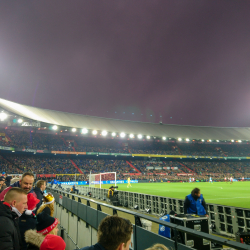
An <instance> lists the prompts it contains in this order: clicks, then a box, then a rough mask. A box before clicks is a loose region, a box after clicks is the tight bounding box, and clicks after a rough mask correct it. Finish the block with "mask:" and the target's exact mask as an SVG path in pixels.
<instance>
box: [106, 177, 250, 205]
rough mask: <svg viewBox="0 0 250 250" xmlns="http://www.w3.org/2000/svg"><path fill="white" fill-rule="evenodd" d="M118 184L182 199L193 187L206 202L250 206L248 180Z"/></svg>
mask: <svg viewBox="0 0 250 250" xmlns="http://www.w3.org/2000/svg"><path fill="white" fill-rule="evenodd" d="M131 185H132V187H130V188H127V184H119V185H118V190H123V191H129V192H135V193H143V194H151V195H157V196H164V197H171V198H179V199H184V198H185V196H186V195H188V194H190V193H191V190H192V189H193V188H195V187H198V188H200V189H201V193H202V194H203V197H204V198H205V201H206V202H207V203H215V204H221V205H228V206H235V207H243V208H250V182H247V181H245V182H234V183H233V184H232V185H230V183H227V182H214V183H213V184H211V183H207V182H204V183H202V182H201V183H137V184H131ZM109 187H110V184H109V185H102V188H109Z"/></svg>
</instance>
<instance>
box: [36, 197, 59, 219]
mask: <svg viewBox="0 0 250 250" xmlns="http://www.w3.org/2000/svg"><path fill="white" fill-rule="evenodd" d="M54 201H55V198H54V196H53V194H51V193H47V194H44V195H43V204H42V205H41V206H40V208H39V209H38V210H37V212H36V214H39V213H41V212H42V211H43V210H44V209H45V208H47V210H48V208H49V209H50V216H52V217H53V215H54Z"/></svg>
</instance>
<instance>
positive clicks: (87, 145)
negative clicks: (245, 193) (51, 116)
mask: <svg viewBox="0 0 250 250" xmlns="http://www.w3.org/2000/svg"><path fill="white" fill-rule="evenodd" d="M0 132H1V133H5V134H6V135H7V136H6V138H7V139H6V140H0V146H7V147H17V148H21V149H36V150H49V151H77V152H97V153H100V152H102V153H127V154H155V155H192V156H221V157H227V156H235V157H237V156H238V157H240V156H249V155H250V144H229V145H228V144H203V143H192V142H190V143H173V142H170V143H167V142H163V141H143V140H142V141H138V140H136V141H133V140H126V141H124V140H118V139H117V140H112V139H108V138H93V137H82V136H69V135H62V134H60V132H59V131H58V133H56V134H55V133H52V132H47V133H45V132H44V131H38V130H36V131H29V132H28V131H17V130H11V129H5V130H0Z"/></svg>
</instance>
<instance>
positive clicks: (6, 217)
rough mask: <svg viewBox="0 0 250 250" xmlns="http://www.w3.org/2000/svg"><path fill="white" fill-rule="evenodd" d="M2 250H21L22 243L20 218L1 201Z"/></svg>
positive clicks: (0, 246) (0, 229)
mask: <svg viewBox="0 0 250 250" xmlns="http://www.w3.org/2000/svg"><path fill="white" fill-rule="evenodd" d="M0 225H1V226H0V249H1V250H21V249H22V241H21V236H20V232H19V226H18V216H17V214H16V213H14V212H12V210H11V208H10V207H9V206H7V205H5V204H3V202H1V201H0Z"/></svg>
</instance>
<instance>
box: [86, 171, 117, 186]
mask: <svg viewBox="0 0 250 250" xmlns="http://www.w3.org/2000/svg"><path fill="white" fill-rule="evenodd" d="M106 181H110V184H114V186H116V172H106V173H100V174H91V171H90V174H89V187H96V188H102V184H105V183H106Z"/></svg>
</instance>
